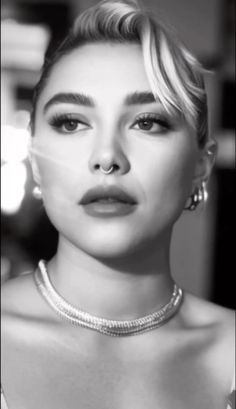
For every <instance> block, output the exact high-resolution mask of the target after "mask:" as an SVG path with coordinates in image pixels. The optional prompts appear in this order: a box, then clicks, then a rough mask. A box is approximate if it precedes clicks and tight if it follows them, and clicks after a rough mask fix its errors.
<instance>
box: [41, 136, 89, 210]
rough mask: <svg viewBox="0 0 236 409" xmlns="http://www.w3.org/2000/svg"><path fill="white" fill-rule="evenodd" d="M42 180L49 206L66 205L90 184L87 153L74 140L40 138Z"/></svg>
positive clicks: (45, 199)
mask: <svg viewBox="0 0 236 409" xmlns="http://www.w3.org/2000/svg"><path fill="white" fill-rule="evenodd" d="M34 151H35V152H36V160H37V164H38V169H39V175H40V184H41V188H42V191H43V197H44V202H45V205H46V206H51V207H52V206H54V207H56V208H58V207H59V206H65V205H66V204H67V202H69V201H71V200H73V201H74V200H76V198H78V197H79V192H80V190H83V186H84V185H85V184H86V180H85V178H84V175H83V174H82V169H83V168H84V166H85V164H84V163H83V162H84V159H83V156H82V155H80V154H79V150H76V149H75V148H74V147H72V146H70V144H68V143H66V142H63V143H60V142H59V143H58V141H57V143H55V141H52V140H51V139H50V138H48V139H47V141H46V140H45V138H43V137H42V138H40V137H39V138H38V140H37V141H36V142H35V144H34Z"/></svg>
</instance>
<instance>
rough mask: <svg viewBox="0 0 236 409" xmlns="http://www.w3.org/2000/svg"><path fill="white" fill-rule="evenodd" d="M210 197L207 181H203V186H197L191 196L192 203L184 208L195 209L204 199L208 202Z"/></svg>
mask: <svg viewBox="0 0 236 409" xmlns="http://www.w3.org/2000/svg"><path fill="white" fill-rule="evenodd" d="M207 198H208V192H207V189H206V182H202V183H201V186H197V187H196V188H195V189H194V191H193V193H192V194H191V196H190V198H189V199H190V203H189V204H188V205H187V206H186V207H185V208H184V210H191V211H193V210H195V209H196V208H197V206H198V205H199V204H200V203H201V202H202V201H203V202H205V203H206V201H207Z"/></svg>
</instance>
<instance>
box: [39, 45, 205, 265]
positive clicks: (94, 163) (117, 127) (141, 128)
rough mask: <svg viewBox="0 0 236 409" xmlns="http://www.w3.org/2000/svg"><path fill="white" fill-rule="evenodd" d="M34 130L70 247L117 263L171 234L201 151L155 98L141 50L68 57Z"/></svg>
mask: <svg viewBox="0 0 236 409" xmlns="http://www.w3.org/2000/svg"><path fill="white" fill-rule="evenodd" d="M35 129H36V130H35V137H34V138H33V141H32V144H33V152H34V158H35V160H34V161H35V164H36V165H35V166H34V174H35V179H36V181H37V183H39V184H40V186H41V188H42V192H43V200H44V205H45V208H46V211H47V213H48V215H49V217H50V219H51V221H52V223H53V224H54V226H55V227H56V228H57V230H58V231H59V233H60V234H61V235H62V236H64V238H65V239H67V240H68V241H69V242H71V243H72V244H74V245H75V246H77V247H78V248H80V249H82V250H83V251H85V252H87V253H89V254H91V255H93V256H95V257H102V258H104V257H108V258H110V257H120V256H123V255H125V254H131V253H133V252H135V251H139V250H140V249H142V248H145V246H149V245H150V244H151V243H153V242H155V241H158V239H159V238H160V237H163V235H165V234H167V235H168V233H170V231H171V228H172V226H173V224H174V222H175V221H176V219H177V218H178V217H179V215H180V214H181V212H182V209H183V206H184V204H185V202H186V199H187V197H188V195H189V194H190V192H191V185H192V181H193V178H194V175H195V171H196V164H197V161H198V158H199V149H198V146H197V142H196V137H195V135H194V134H193V132H192V131H190V129H189V127H188V126H187V125H186V123H185V122H184V121H183V120H182V119H181V118H176V117H173V116H169V115H168V114H167V113H166V112H165V111H164V109H163V107H162V106H161V104H160V103H159V102H156V101H155V100H154V99H153V98H152V94H151V88H150V85H149V83H148V79H147V75H146V73H145V69H144V65H143V58H142V52H141V48H140V46H139V45H136V44H112V43H111V44H109V43H106V44H103V43H99V44H88V45H84V46H82V47H80V48H78V49H76V50H74V51H72V52H71V53H70V54H68V55H66V56H64V57H63V58H62V59H61V60H60V61H59V62H58V63H57V64H56V66H55V67H54V68H53V70H52V72H51V74H50V77H49V79H48V82H47V85H46V86H45V88H44V90H43V92H42V94H41V96H40V98H39V101H38V106H37V112H36V128H35ZM111 165H114V168H113V171H112V172H111V173H110V174H104V173H103V172H102V170H101V168H104V169H109V168H110V166H111ZM94 188H98V190H95V192H93V189H94ZM91 189H92V195H89V196H87V198H86V197H84V195H86V193H87V192H88V191H90V190H91ZM117 189H121V190H123V191H124V192H125V193H128V195H129V196H131V197H132V199H133V203H132V200H131V198H127V197H123V196H122V193H120V191H117ZM81 201H82V203H83V204H81ZM86 202H87V203H86Z"/></svg>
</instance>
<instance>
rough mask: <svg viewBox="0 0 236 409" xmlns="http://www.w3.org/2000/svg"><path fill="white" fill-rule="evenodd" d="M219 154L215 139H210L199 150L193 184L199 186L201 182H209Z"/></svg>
mask: <svg viewBox="0 0 236 409" xmlns="http://www.w3.org/2000/svg"><path fill="white" fill-rule="evenodd" d="M216 155H217V144H216V142H215V141H214V140H211V141H208V142H207V143H206V145H205V146H204V148H202V149H201V150H200V151H199V157H198V160H197V163H196V167H195V173H194V178H193V184H194V185H195V186H199V184H200V183H201V182H203V181H204V182H207V181H208V179H209V177H210V174H211V171H212V168H213V166H214V163H215V159H216Z"/></svg>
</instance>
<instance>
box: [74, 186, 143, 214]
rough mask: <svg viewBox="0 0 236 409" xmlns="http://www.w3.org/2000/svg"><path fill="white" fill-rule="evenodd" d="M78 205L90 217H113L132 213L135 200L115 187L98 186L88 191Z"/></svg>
mask: <svg viewBox="0 0 236 409" xmlns="http://www.w3.org/2000/svg"><path fill="white" fill-rule="evenodd" d="M79 204H80V205H81V206H82V207H83V209H84V210H85V212H86V213H87V214H89V215H90V216H95V217H112V216H113V217H114V216H124V215H127V214H129V213H132V212H133V211H134V210H135V208H136V206H137V200H136V198H135V197H133V196H131V195H130V194H129V193H127V192H125V191H124V190H123V189H121V188H118V187H117V186H109V187H104V186H98V187H96V188H93V189H90V190H89V191H88V192H87V193H86V194H85V195H84V196H83V197H82V199H81V201H80V203H79Z"/></svg>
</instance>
